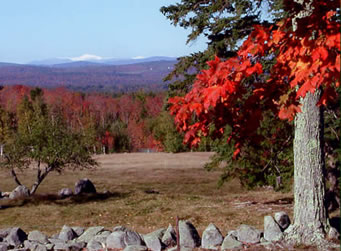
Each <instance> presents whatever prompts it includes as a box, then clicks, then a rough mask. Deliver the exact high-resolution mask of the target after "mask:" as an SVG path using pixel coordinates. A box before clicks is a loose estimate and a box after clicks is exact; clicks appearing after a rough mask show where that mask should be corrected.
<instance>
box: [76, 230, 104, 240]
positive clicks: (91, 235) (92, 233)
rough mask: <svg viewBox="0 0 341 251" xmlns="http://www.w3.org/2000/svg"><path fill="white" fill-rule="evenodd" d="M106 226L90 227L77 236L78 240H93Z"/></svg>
mask: <svg viewBox="0 0 341 251" xmlns="http://www.w3.org/2000/svg"><path fill="white" fill-rule="evenodd" d="M103 230H104V227H89V228H88V229H87V230H86V231H85V232H84V233H83V234H82V235H81V236H79V237H78V238H77V242H82V241H84V242H86V243H88V242H89V241H91V240H92V239H93V238H94V237H95V236H96V235H97V234H99V233H100V232H102V231H103Z"/></svg>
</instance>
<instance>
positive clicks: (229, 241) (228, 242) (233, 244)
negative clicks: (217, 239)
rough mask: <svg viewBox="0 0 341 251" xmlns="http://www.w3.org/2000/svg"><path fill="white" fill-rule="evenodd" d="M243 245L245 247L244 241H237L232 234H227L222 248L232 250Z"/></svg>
mask: <svg viewBox="0 0 341 251" xmlns="http://www.w3.org/2000/svg"><path fill="white" fill-rule="evenodd" d="M241 247H243V243H241V242H239V241H237V240H236V239H235V238H234V237H233V236H232V235H227V236H226V237H225V238H224V241H223V244H222V245H221V250H231V249H237V248H241Z"/></svg>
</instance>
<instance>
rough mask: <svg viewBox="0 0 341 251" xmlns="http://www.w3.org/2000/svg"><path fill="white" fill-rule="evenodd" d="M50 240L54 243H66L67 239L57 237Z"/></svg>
mask: <svg viewBox="0 0 341 251" xmlns="http://www.w3.org/2000/svg"><path fill="white" fill-rule="evenodd" d="M49 242H50V243H52V244H59V243H66V241H63V240H61V239H56V238H49Z"/></svg>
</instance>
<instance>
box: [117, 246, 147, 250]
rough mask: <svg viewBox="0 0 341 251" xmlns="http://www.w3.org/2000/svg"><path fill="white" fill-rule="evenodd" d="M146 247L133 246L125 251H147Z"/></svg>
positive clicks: (127, 247)
mask: <svg viewBox="0 0 341 251" xmlns="http://www.w3.org/2000/svg"><path fill="white" fill-rule="evenodd" d="M147 250H148V249H147V247H146V246H142V245H131V246H126V247H125V248H124V249H123V251H147Z"/></svg>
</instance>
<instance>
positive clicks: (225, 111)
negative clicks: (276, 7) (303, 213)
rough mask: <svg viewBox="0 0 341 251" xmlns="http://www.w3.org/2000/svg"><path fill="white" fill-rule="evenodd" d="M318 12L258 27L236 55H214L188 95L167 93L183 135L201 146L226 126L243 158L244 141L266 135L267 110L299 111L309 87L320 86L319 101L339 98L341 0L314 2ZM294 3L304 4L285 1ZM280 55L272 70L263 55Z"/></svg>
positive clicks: (289, 114)
mask: <svg viewBox="0 0 341 251" xmlns="http://www.w3.org/2000/svg"><path fill="white" fill-rule="evenodd" d="M313 5H314V6H313V7H314V9H313V13H312V14H311V15H309V16H308V17H306V18H302V19H296V22H297V23H298V25H297V27H298V29H297V30H295V31H293V29H292V26H293V25H292V20H291V19H286V20H282V21H281V22H279V23H278V24H277V25H275V26H271V27H263V26H259V25H256V26H254V30H253V32H252V33H251V34H250V35H249V36H248V38H247V39H246V40H245V41H244V43H243V44H242V46H241V47H240V49H239V51H238V53H237V56H236V57H232V58H229V59H228V60H226V61H221V60H220V59H219V58H218V57H216V58H215V60H213V61H209V62H208V65H209V69H208V70H203V71H202V72H201V73H200V74H198V75H197V77H196V81H195V83H194V85H193V87H192V90H191V91H190V92H189V93H188V94H187V95H186V96H184V97H174V98H171V99H169V103H170V104H171V109H170V111H171V113H172V114H173V115H175V123H176V124H177V126H178V129H179V130H181V131H184V132H185V133H186V134H185V142H186V143H188V144H190V145H191V146H195V145H197V144H198V143H199V142H200V139H201V137H202V136H207V135H209V133H210V130H211V128H214V131H213V133H212V134H211V135H212V136H213V137H220V136H222V135H223V133H224V129H225V127H226V126H227V125H229V126H230V127H231V128H232V131H231V134H230V138H229V139H228V141H229V142H234V144H235V152H234V157H237V156H238V154H239V153H240V151H241V147H242V146H243V144H244V143H245V142H251V143H257V142H260V141H261V140H262V137H261V135H259V134H258V133H257V128H258V127H259V125H260V123H261V121H262V119H263V113H264V112H265V111H269V110H270V111H272V112H274V113H275V114H277V115H278V116H279V118H281V119H287V120H293V118H294V116H295V114H296V113H297V112H300V106H299V100H300V98H303V97H305V95H306V94H307V93H308V92H311V93H314V92H315V91H316V90H321V91H322V96H321V99H320V101H319V103H318V105H326V104H327V103H328V102H329V101H331V100H333V99H336V97H337V92H336V88H337V87H339V85H340V83H339V77H340V22H339V20H337V18H336V14H337V13H336V10H337V8H339V2H338V1H313ZM285 6H286V8H287V9H288V10H290V11H294V12H297V13H298V12H299V11H300V9H299V7H300V5H298V4H295V3H293V2H292V1H285ZM273 57H276V63H275V64H274V66H273V67H272V68H271V70H270V72H265V71H264V69H263V68H264V67H263V65H262V62H264V61H266V60H268V59H270V58H273Z"/></svg>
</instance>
